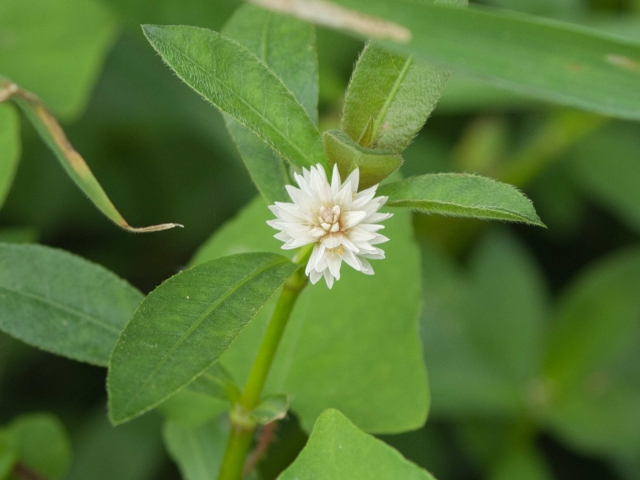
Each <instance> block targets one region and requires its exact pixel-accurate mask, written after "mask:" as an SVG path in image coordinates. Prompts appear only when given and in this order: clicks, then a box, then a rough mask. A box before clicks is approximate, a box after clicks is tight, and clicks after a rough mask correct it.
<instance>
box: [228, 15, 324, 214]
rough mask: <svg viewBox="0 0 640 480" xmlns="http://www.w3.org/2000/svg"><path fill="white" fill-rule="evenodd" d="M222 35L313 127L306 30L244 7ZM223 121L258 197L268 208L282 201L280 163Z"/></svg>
mask: <svg viewBox="0 0 640 480" xmlns="http://www.w3.org/2000/svg"><path fill="white" fill-rule="evenodd" d="M222 33H223V34H224V35H226V36H227V37H229V38H232V39H234V40H236V41H237V42H239V43H240V44H242V45H243V46H244V47H246V48H247V49H249V50H250V51H251V52H252V53H253V54H254V55H256V56H257V57H258V58H259V59H260V60H262V61H263V62H264V63H265V64H266V65H267V66H268V67H269V68H270V69H271V70H272V71H273V73H275V74H276V75H277V76H278V77H279V78H280V79H281V80H282V82H283V83H284V84H285V85H286V86H287V87H288V88H289V90H291V92H292V93H293V95H294V96H295V98H296V99H297V100H298V101H299V102H300V104H301V105H302V106H303V107H304V109H305V110H306V112H307V114H308V115H309V117H310V118H311V119H312V120H313V122H314V123H318V59H317V54H316V48H315V40H316V37H315V29H314V27H313V26H312V25H310V24H308V23H305V22H301V21H299V20H295V19H292V18H290V17H285V16H281V15H277V14H275V13H272V12H269V11H267V10H263V9H260V8H257V7H254V6H253V5H249V4H245V5H242V6H241V7H239V8H238V9H237V10H236V12H235V13H234V15H233V17H231V19H230V20H229V21H228V22H227V23H226V24H225V26H224V29H223V30H222ZM225 121H226V122H227V127H228V129H229V132H230V133H231V136H232V137H233V139H234V140H235V142H236V145H237V147H238V150H239V151H240V155H241V156H242V159H243V160H244V163H245V165H246V166H247V168H248V169H249V173H250V174H251V178H252V179H253V181H254V183H255V184H256V186H257V187H258V190H260V193H261V194H262V195H263V196H264V197H265V198H266V199H267V201H268V202H269V203H274V202H275V201H283V202H284V201H287V200H288V198H289V197H288V195H287V191H286V189H285V185H288V184H291V180H290V178H289V173H288V171H287V169H288V166H287V165H285V163H284V161H283V160H282V158H281V157H280V156H279V155H278V154H277V153H276V152H274V151H273V150H272V149H271V148H269V147H268V146H267V145H266V144H265V143H264V142H263V141H262V139H261V138H260V137H259V136H257V135H256V134H255V133H253V132H252V131H251V130H249V129H248V128H246V127H244V126H243V125H242V124H241V123H239V122H237V121H236V120H234V119H233V118H232V117H230V116H229V115H225Z"/></svg>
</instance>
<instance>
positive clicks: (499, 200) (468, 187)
mask: <svg viewBox="0 0 640 480" xmlns="http://www.w3.org/2000/svg"><path fill="white" fill-rule="evenodd" d="M379 192H380V194H381V195H387V196H388V197H389V201H388V202H387V205H389V206H391V207H407V208H412V209H414V210H417V211H419V212H423V213H437V214H440V215H449V216H452V217H471V218H480V219H485V220H505V221H509V222H522V223H528V224H530V225H537V226H540V227H544V224H543V223H542V221H541V220H540V218H538V215H537V214H536V211H535V209H534V208H533V204H532V203H531V201H530V200H529V199H528V198H527V197H525V196H524V194H523V193H521V192H520V191H519V190H518V189H516V188H515V187H512V186H511V185H508V184H506V183H500V182H496V181H495V180H491V179H489V178H486V177H480V176H477V175H470V174H460V173H439V174H432V175H421V176H419V177H411V178H408V179H406V180H401V181H399V182H394V183H388V184H386V185H383V186H382V187H380V190H379Z"/></svg>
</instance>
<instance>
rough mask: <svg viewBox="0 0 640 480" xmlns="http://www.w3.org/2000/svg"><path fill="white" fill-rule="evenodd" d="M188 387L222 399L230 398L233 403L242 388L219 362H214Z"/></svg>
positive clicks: (193, 390)
mask: <svg viewBox="0 0 640 480" xmlns="http://www.w3.org/2000/svg"><path fill="white" fill-rule="evenodd" d="M187 389H188V390H190V391H192V392H195V393H200V394H202V395H208V396H210V397H213V398H218V399H220V400H228V401H229V402H231V403H234V402H235V401H236V400H237V399H238V397H239V396H240V389H239V388H238V387H237V385H236V384H235V382H234V381H233V377H232V376H231V375H230V374H229V372H227V370H226V369H225V368H224V367H223V366H222V365H220V364H218V363H214V364H213V366H212V367H211V368H210V369H208V370H207V371H206V372H204V373H203V374H202V375H200V376H199V377H198V378H196V379H195V380H194V381H193V382H191V383H190V384H189V386H188V387H187Z"/></svg>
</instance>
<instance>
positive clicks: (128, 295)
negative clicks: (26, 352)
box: [0, 244, 143, 365]
mask: <svg viewBox="0 0 640 480" xmlns="http://www.w3.org/2000/svg"><path fill="white" fill-rule="evenodd" d="M142 298H143V296H142V294H141V293H140V292H139V291H138V290H136V289H135V288H133V287H132V286H131V285H129V284H128V283H127V282H125V281H124V280H121V279H120V278H118V277H117V276H116V275H114V274H113V273H111V272H109V271H108V270H106V269H104V268H102V267H100V266H99V265H96V264H93V263H90V262H88V261H86V260H83V259H82V258H79V257H76V256H75V255H71V254H69V253H67V252H63V251H61V250H55V249H52V248H48V247H43V246H40V245H10V244H0V299H1V300H2V301H0V329H2V330H3V331H4V332H6V333H8V334H9V335H11V336H13V337H16V338H18V339H19V340H22V341H23V342H25V343H28V344H30V345H33V346H36V347H39V348H42V349H43V350H47V351H49V352H52V353H55V354H57V355H62V356H65V357H69V358H72V359H74V360H80V361H83V362H88V363H92V364H95V365H106V364H107V361H108V359H109V354H110V353H111V350H112V349H113V346H114V345H115V343H116V340H117V339H118V335H119V334H120V332H121V331H122V329H123V328H124V326H125V324H126V323H127V320H128V319H129V318H130V317H131V315H133V312H134V311H135V309H136V307H137V306H138V304H139V303H140V302H141V301H142Z"/></svg>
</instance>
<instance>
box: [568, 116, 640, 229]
mask: <svg viewBox="0 0 640 480" xmlns="http://www.w3.org/2000/svg"><path fill="white" fill-rule="evenodd" d="M638 148H640V142H639V141H638V131H637V126H636V125H626V124H621V123H614V124H612V125H611V126H609V127H607V128H605V129H604V130H602V131H601V132H596V134H594V135H591V136H590V137H589V138H585V139H584V140H583V141H581V142H580V143H579V144H578V145H576V147H575V148H574V149H573V151H572V152H571V155H570V157H571V159H570V162H568V164H569V167H570V170H569V171H570V173H571V175H572V177H573V178H574V179H575V180H576V181H577V183H578V184H579V187H580V188H581V189H582V190H584V192H585V193H586V194H587V196H588V197H590V198H592V199H593V200H594V201H596V202H598V203H599V204H601V205H603V206H604V207H606V208H607V209H608V210H610V211H611V212H612V213H613V214H615V215H616V216H617V217H618V218H619V219H620V220H621V221H622V222H624V223H625V224H626V225H628V226H629V227H630V228H633V229H634V230H635V231H636V232H638V231H640V190H639V189H638V188H637V187H638V182H640V163H638Z"/></svg>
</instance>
